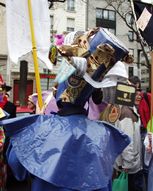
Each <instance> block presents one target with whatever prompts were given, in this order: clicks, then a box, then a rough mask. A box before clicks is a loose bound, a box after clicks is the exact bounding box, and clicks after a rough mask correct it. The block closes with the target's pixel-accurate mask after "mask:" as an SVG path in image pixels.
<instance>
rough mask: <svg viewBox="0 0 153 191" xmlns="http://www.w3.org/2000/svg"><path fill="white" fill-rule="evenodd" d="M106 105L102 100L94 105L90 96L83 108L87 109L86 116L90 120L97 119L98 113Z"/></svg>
mask: <svg viewBox="0 0 153 191" xmlns="http://www.w3.org/2000/svg"><path fill="white" fill-rule="evenodd" d="M106 106H107V104H106V103H104V102H102V103H101V104H98V105H96V104H95V103H94V102H93V101H92V98H90V99H89V103H88V104H87V103H86V105H85V108H86V109H87V108H88V109H89V113H88V118H89V119H91V120H98V119H99V117H100V113H101V112H102V111H103V110H104V109H105V107H106Z"/></svg>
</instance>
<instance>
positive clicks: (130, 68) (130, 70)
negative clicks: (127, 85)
mask: <svg viewBox="0 0 153 191" xmlns="http://www.w3.org/2000/svg"><path fill="white" fill-rule="evenodd" d="M133 73H134V71H133V67H129V77H131V76H133Z"/></svg>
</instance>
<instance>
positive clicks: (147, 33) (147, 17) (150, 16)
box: [134, 1, 153, 46]
mask: <svg viewBox="0 0 153 191" xmlns="http://www.w3.org/2000/svg"><path fill="white" fill-rule="evenodd" d="M134 9H135V13H136V17H137V26H138V28H139V29H140V33H141V35H142V37H143V38H144V40H145V41H146V42H147V43H148V45H149V46H152V45H153V37H152V34H153V5H151V4H147V3H143V2H140V1H134Z"/></svg>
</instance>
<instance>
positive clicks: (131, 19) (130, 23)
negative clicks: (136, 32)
mask: <svg viewBox="0 0 153 191" xmlns="http://www.w3.org/2000/svg"><path fill="white" fill-rule="evenodd" d="M126 20H127V22H128V24H129V25H133V24H134V18H133V16H132V15H131V14H127V17H126Z"/></svg>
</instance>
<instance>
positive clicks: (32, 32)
mask: <svg viewBox="0 0 153 191" xmlns="http://www.w3.org/2000/svg"><path fill="white" fill-rule="evenodd" d="M28 10H29V22H30V30H31V40H32V53H33V61H34V70H35V79H36V90H37V93H38V104H39V107H40V109H41V108H42V107H43V100H42V92H41V84H40V75H39V67H38V57H37V47H36V40H35V33H34V24H33V15H32V6H31V0H28Z"/></svg>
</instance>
